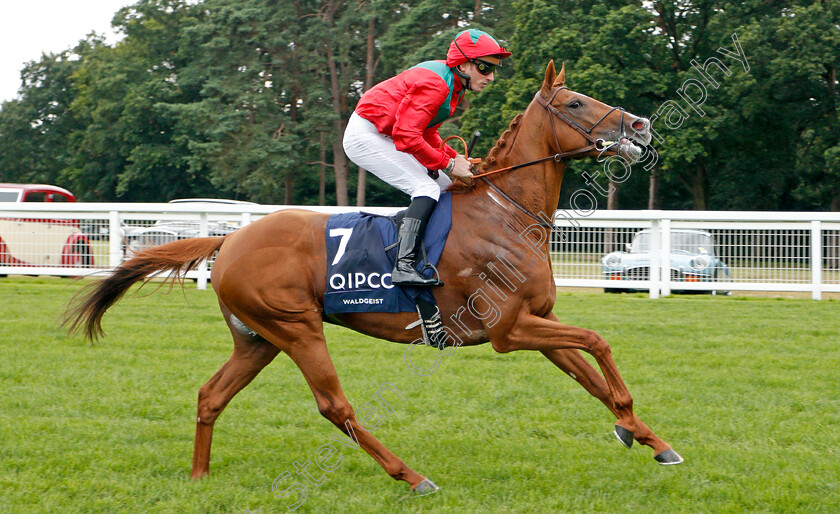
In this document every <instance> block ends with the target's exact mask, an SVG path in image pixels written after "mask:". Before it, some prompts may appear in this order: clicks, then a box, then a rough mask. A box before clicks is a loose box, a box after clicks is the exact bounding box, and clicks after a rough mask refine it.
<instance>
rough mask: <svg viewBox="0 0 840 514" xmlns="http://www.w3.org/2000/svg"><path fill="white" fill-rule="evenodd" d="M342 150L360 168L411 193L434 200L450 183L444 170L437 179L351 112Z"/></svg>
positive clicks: (414, 195) (388, 138) (390, 140)
mask: <svg viewBox="0 0 840 514" xmlns="http://www.w3.org/2000/svg"><path fill="white" fill-rule="evenodd" d="M343 145H344V152H345V153H346V154H347V157H349V158H350V160H351V161H353V162H354V163H356V165H357V166H359V167H360V168H364V169H366V170H368V171H369V172H371V173H373V174H374V175H376V176H377V177H379V178H380V179H382V180H384V181H385V182H387V183H388V184H391V185H392V186H394V187H396V188H397V189H399V190H400V191H402V192H404V193H406V194H408V195H409V196H411V198H412V199H414V198H417V197H418V196H428V197H429V198H432V199H433V200H435V201H437V200H438V199H439V198H440V192H441V190H443V189H445V188H446V187H447V186H449V184H451V183H452V181H451V180H449V177H447V176H446V175H445V174H444V173H441V174H440V176H439V177H438V179H437V180H435V179H433V178H431V177H430V176H429V175H428V174H427V173H426V167H425V166H423V165H422V164H420V162H418V161H417V159H415V158H414V157H413V156H412V155H410V154H407V153H405V152H401V151H399V150H397V147H396V146H394V140H393V139H391V138H390V137H388V136H386V135H384V134H380V133H379V131H378V130H377V129H376V125H374V124H373V123H371V122H369V121H368V120H366V119H364V118H362V117H361V116H359V115H358V114H356V113H355V112H354V113H353V114H352V115H351V116H350V120H349V121H348V122H347V130H345V131H344V141H343Z"/></svg>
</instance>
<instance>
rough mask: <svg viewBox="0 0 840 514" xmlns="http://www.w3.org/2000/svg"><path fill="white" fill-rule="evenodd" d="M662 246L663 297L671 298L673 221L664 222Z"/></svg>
mask: <svg viewBox="0 0 840 514" xmlns="http://www.w3.org/2000/svg"><path fill="white" fill-rule="evenodd" d="M660 241H661V243H662V246H661V247H660V248H661V249H662V252H661V255H662V258H661V261H660V268H659V269H660V272H661V273H662V275H661V280H662V286H661V289H662V296H669V295H670V294H671V220H669V219H663V220H662V239H660Z"/></svg>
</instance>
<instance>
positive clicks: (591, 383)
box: [542, 349, 682, 464]
mask: <svg viewBox="0 0 840 514" xmlns="http://www.w3.org/2000/svg"><path fill="white" fill-rule="evenodd" d="M542 354H543V355H545V356H546V358H548V360H550V361H551V362H553V363H554V364H555V365H556V366H557V367H558V368H560V369H561V370H562V371H563V372H564V373H566V374H567V375H569V376H570V377H572V378H573V379H574V380H575V381H577V383H579V384H580V385H581V386H583V388H584V389H586V390H587V391H588V392H589V394H591V395H592V396H594V397H596V398H598V399H599V400H601V401H602V402H603V403H604V405H606V406H607V408H608V409H610V411H612V413H613V414H616V416H617V413H616V409H615V407H614V406H613V404H612V402H611V401H610V392H609V388H608V387H607V383H606V381H605V380H604V377H602V376H601V375H600V374H599V373H598V372H597V371H596V370H595V368H593V367H592V365H591V364H589V362H588V361H587V360H586V359H584V358H583V355H581V354H580V352H579V351H577V350H571V349H565V350H543V351H542ZM635 423H636V431H635V432H634V437H635V438H636V441H638V442H639V443H640V444H644V445H646V446H650V447H651V448H653V452H654V458H656V459H657V460H659V461H660V462H661V461H662V460H663V459H666V458H668V456H669V454H668V453H666V452H668V450H671V452H673V449H672V448H671V445H669V444H668V443H666V442H665V441H663V440H662V439H660V438H659V437H657V436H656V434H654V433H653V431H652V430H651V429H650V428H648V426H647V425H646V424H645V423H644V422H643V421H642V420H640V419H639V418H638V416H637V417H636V419H635ZM677 457H679V456H677ZM681 461H682V459H681V458H680V462H681ZM667 463H669V464H671V463H674V462H667Z"/></svg>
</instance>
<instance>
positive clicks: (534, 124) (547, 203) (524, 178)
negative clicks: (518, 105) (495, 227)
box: [476, 103, 565, 224]
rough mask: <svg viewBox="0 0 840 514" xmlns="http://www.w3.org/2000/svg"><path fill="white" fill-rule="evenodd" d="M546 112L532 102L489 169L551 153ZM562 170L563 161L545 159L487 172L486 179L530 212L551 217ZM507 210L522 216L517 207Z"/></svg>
mask: <svg viewBox="0 0 840 514" xmlns="http://www.w3.org/2000/svg"><path fill="white" fill-rule="evenodd" d="M547 114H548V113H546V112H545V111H544V110H543V109H542V108H540V106H539V105H534V104H533V103H532V104H531V105H530V106H529V108H528V110H527V111H526V112H525V115H524V116H523V118H522V120H521V121H520V123H519V126H518V127H517V129H516V131H515V132H514V133H511V134H510V139H511V140H512V141H511V142H510V143H509V144H508V145H506V146H507V149H506V150H507V151H501V152H499V153H498V154H497V155H496V162H495V163H494V165H493V166H492V169H500V168H505V167H508V166H514V165H517V164H523V163H526V162H530V161H534V160H537V159H541V158H544V157H547V156H550V155H553V154H554V153H555V151H554V150H552V148H551V144H550V143H549V141H548V139H547V136H548V137H551V127H550V126H549V125H548V120H547V118H548V117H547ZM564 170H565V164H564V163H562V162H560V163H557V162H554V160H548V161H544V162H541V163H538V164H533V165H531V166H526V167H523V168H519V169H516V170H511V171H505V172H502V173H499V174H497V175H491V176H489V177H487V179H488V180H489V181H490V182H492V183H493V184H494V185H495V186H497V187H498V188H499V189H501V190H502V191H504V192H505V194H507V195H508V196H509V197H511V198H512V199H513V200H515V201H516V202H517V203H518V204H520V205H521V206H522V207H524V208H525V209H527V210H528V211H530V212H531V213H532V214H534V215H536V216H539V217H541V218H546V217H547V218H548V219H553V215H554V211H556V210H557V203H558V202H559V200H560V184H561V182H562V180H563V171H564ZM482 190H483V191H482ZM482 190H479V191H476V192H477V193H479V194H489V195H491V198H492V195H493V193H491V192H490V191H491V190H490V189H489V188H482ZM496 203H499V202H496ZM510 210H512V211H513V212H515V213H516V214H517V215H520V214H522V215H524V213H520V212H519V211H518V209H515V208H513V209H510ZM525 216H527V215H525ZM525 221H527V223H528V224H531V223H533V220H532V219H530V218H526V220H525Z"/></svg>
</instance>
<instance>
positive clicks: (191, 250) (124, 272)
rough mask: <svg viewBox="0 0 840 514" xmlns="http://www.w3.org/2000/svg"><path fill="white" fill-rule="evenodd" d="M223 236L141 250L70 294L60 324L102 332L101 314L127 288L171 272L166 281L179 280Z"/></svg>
mask: <svg viewBox="0 0 840 514" xmlns="http://www.w3.org/2000/svg"><path fill="white" fill-rule="evenodd" d="M224 240H225V238H224V237H202V238H195V239H182V240H180V241H173V242H171V243H167V244H165V245H161V246H155V247H152V248H149V249H147V250H144V251H142V252H140V253H138V254H137V255H135V256H134V257H133V258H132V259H130V260H128V261H126V262H124V263H122V264H121V265H120V266H118V267H117V268H116V269H115V270H114V271H113V273H112V274H111V276H109V277H108V278H106V279H105V280H102V281H100V282H95V283H93V284H90V285H89V286H87V287H85V288H83V289H82V290H81V291H79V292H78V293H77V294H76V296H74V297H73V300H72V301H71V304H70V306H69V307H68V310H67V312H65V314H64V322H63V325H65V326H68V325H69V331H70V332H74V331H76V330H77V329H79V327H84V328H83V331H84V335H85V337H86V338H87V339H90V340H94V339H98V338H99V337H100V336H102V335H104V332H103V331H102V316H103V315H104V314H105V311H106V310H108V309H109V308H110V307H111V306H112V305H114V304H115V303H117V302H118V301H119V300H120V298H122V296H123V295H124V294H125V292H126V291H128V289H129V288H130V287H131V286H132V285H134V284H135V283H137V282H139V281H141V280H142V281H143V282H144V283H145V282H148V281H149V280H150V279H151V278H152V277H154V276H157V275H160V274H164V273H167V272H172V274H171V275H170V276H169V277H167V278H166V279H165V280H164V282H166V281H170V280H172V281H174V280H178V279H179V278H180V277H181V276H182V274H183V273H184V272H186V271H189V270H191V269H192V268H194V267H195V266H196V265H198V263H199V262H201V261H202V260H204V259H209V258H210V257H211V256H212V255H213V254H214V253H215V252H216V250H218V249H219V248H220V247H221V246H222V242H223V241H224Z"/></svg>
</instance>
